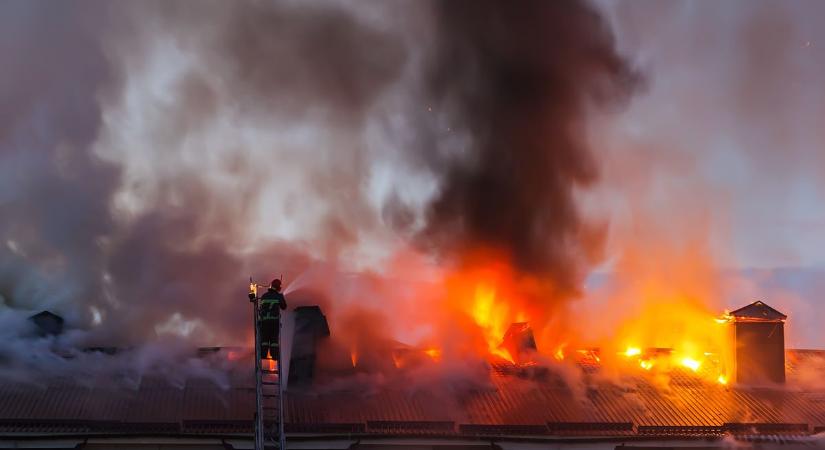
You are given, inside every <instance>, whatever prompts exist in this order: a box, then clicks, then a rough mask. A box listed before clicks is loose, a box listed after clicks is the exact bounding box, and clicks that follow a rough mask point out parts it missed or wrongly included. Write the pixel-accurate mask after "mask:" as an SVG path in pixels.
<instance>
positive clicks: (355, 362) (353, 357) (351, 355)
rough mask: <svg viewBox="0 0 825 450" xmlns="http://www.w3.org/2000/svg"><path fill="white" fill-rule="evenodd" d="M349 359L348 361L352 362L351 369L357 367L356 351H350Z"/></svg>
mask: <svg viewBox="0 0 825 450" xmlns="http://www.w3.org/2000/svg"><path fill="white" fill-rule="evenodd" d="M349 358H350V361H352V367H355V366H357V365H358V351H357V350H356V349H354V348H353V349H352V350H350V352H349Z"/></svg>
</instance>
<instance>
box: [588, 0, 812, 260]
mask: <svg viewBox="0 0 825 450" xmlns="http://www.w3.org/2000/svg"><path fill="white" fill-rule="evenodd" d="M600 6H601V7H602V8H603V9H604V10H605V11H607V14H608V15H609V17H610V20H611V22H612V23H613V25H614V29H615V31H616V36H617V39H618V45H619V47H620V48H621V49H622V51H623V52H624V53H625V54H627V55H629V57H630V58H632V59H633V61H634V62H635V63H636V64H638V66H639V67H641V68H642V70H643V72H644V73H645V74H646V76H647V80H648V84H647V86H646V89H645V92H643V93H642V94H640V95H638V96H637V97H636V98H635V99H634V101H633V102H632V104H631V105H630V107H629V108H628V109H627V110H625V111H623V112H621V113H620V114H619V116H618V120H617V121H616V122H614V123H613V124H611V125H610V126H611V130H610V132H609V137H608V138H607V139H608V140H613V139H615V140H616V141H615V142H614V143H611V142H608V144H607V145H608V146H611V147H614V148H612V149H611V150H610V151H611V152H615V153H616V154H617V155H621V156H619V157H620V158H625V157H626V156H627V154H628V153H629V154H631V155H632V156H631V157H638V158H640V160H634V161H633V163H636V164H639V165H640V166H644V172H645V173H635V174H633V175H632V176H634V177H641V178H647V179H646V180H645V181H642V182H641V183H647V184H645V189H650V190H652V191H660V192H661V191H665V192H667V194H661V195H662V196H663V197H664V199H661V201H659V200H657V199H656V198H654V197H655V195H656V194H653V195H650V198H649V199H648V200H649V202H650V203H649V205H650V207H651V208H655V209H656V213H657V214H658V215H660V216H661V217H663V218H666V220H671V221H673V222H680V221H683V220H685V219H686V216H687V220H688V221H689V222H693V221H692V220H690V219H691V217H690V216H691V215H696V214H707V215H708V217H707V219H706V220H708V221H709V222H710V224H709V226H710V227H711V228H712V229H713V235H712V238H713V239H714V246H715V247H716V248H718V249H719V253H720V254H719V255H718V257H719V259H720V261H721V262H722V264H723V265H725V266H728V267H732V268H742V267H752V268H771V267H787V266H802V267H820V268H821V267H822V266H823V263H825V256H823V255H824V254H825V234H823V232H822V231H823V230H825V208H823V207H822V204H823V200H825V198H824V194H823V192H825V191H824V190H823V181H825V151H823V148H822V131H821V130H822V117H823V108H825V102H823V100H824V99H825V92H824V91H823V89H825V88H823V85H822V83H821V76H820V74H821V73H822V70H823V68H825V31H823V30H822V29H821V27H820V26H819V25H818V24H819V23H821V20H822V18H823V15H825V8H823V5H822V4H821V3H819V2H805V1H791V2H762V1H755V2H738V1H731V2H724V3H716V4H714V3H709V2H691V1H684V2H646V1H628V2H621V1H619V2H602V3H600ZM622 147H624V148H622ZM629 147H636V149H632V148H629ZM634 153H635V154H634ZM616 163H617V164H621V163H622V162H619V161H617V162H616ZM622 170H623V168H621V167H619V168H617V176H619V177H621V176H624V175H625V173H623V172H622ZM610 172H611V167H608V168H606V173H607V178H608V179H609V178H610V177H611V175H610ZM619 182H621V181H619ZM607 183H608V184H609V183H610V181H607Z"/></svg>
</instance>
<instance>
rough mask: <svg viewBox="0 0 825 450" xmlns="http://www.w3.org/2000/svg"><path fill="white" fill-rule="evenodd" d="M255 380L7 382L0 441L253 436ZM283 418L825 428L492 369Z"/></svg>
mask: <svg viewBox="0 0 825 450" xmlns="http://www.w3.org/2000/svg"><path fill="white" fill-rule="evenodd" d="M819 359H823V360H825V352H813V351H801V352H789V355H788V361H789V365H788V371H789V379H793V378H794V376H795V375H798V374H799V373H801V372H802V371H803V370H809V369H810V367H809V366H810V364H812V363H816V364H818V363H819V362H818V361H819ZM815 367H817V370H820V369H819V366H815ZM798 372H799V373H798ZM820 373H821V371H820ZM249 378H250V377H247V378H236V379H234V381H233V382H232V383H231V385H230V386H229V387H228V388H227V386H219V385H217V384H215V383H214V382H211V381H208V380H199V379H192V380H188V381H186V382H185V383H183V384H180V383H178V384H170V383H169V382H166V381H165V380H163V379H158V378H149V377H145V378H143V379H141V380H139V383H138V384H137V385H136V387H135V388H133V389H125V388H124V389H115V388H112V387H111V386H106V387H89V386H79V385H77V384H76V383H71V382H69V383H67V382H65V381H61V382H56V383H50V384H49V385H48V386H43V385H33V384H23V383H21V382H5V383H0V433H9V432H27V431H28V432H44V433H45V432H53V433H92V432H94V433H100V432H108V433H130V432H134V433H141V432H143V433H194V434H239V433H248V432H249V431H250V430H251V423H252V417H253V411H254V389H253V387H252V383H251V380H250V379H249ZM285 414H286V420H287V430H292V432H307V433H336V434H342V433H380V434H420V435H432V434H456V433H466V434H473V435H488V434H518V435H535V434H541V435H577V436H579V435H594V436H604V435H611V436H622V435H629V434H640V435H650V434H658V435H663V436H671V435H715V434H719V433H724V432H735V433H746V434H754V433H770V434H777V433H788V434H792V433H796V434H800V433H803V434H804V433H805V432H810V431H812V430H814V429H821V428H822V427H825V389H822V388H819V389H817V388H815V387H813V388H811V387H806V388H804V389H797V390H794V389H790V388H786V389H740V388H733V387H730V388H729V387H725V386H721V385H718V384H713V383H705V382H702V381H701V380H699V379H698V378H696V377H695V376H694V375H692V374H690V373H688V372H680V371H675V372H673V373H671V374H670V382H669V384H667V385H666V386H660V385H658V384H656V385H654V384H653V382H652V381H651V380H647V379H644V378H639V377H625V378H622V379H621V380H618V381H617V380H608V379H606V378H604V377H600V376H597V374H590V375H584V376H583V377H582V378H581V379H579V380H577V381H576V382H574V383H571V384H570V385H568V384H566V383H564V382H563V381H561V379H559V378H557V377H556V376H554V375H552V374H547V373H545V374H543V375H542V373H541V372H536V373H534V376H533V377H532V378H531V377H529V376H514V375H513V374H511V373H508V371H507V370H494V371H491V372H490V380H489V382H488V383H481V384H476V385H473V386H472V387H466V388H461V387H456V388H454V389H452V390H449V389H446V388H442V389H441V390H439V391H433V390H428V389H425V388H423V387H421V386H418V387H416V388H412V387H397V386H396V387H376V388H374V389H372V390H366V391H365V390H356V389H354V388H350V389H348V390H340V389H339V390H336V391H330V392H319V391H301V392H291V393H289V394H288V395H287V397H286V399H285Z"/></svg>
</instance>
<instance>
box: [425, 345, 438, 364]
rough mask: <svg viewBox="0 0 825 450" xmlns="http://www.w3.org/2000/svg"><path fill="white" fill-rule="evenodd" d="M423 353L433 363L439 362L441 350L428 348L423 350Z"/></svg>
mask: <svg viewBox="0 0 825 450" xmlns="http://www.w3.org/2000/svg"><path fill="white" fill-rule="evenodd" d="M424 353H426V354H427V356H429V357H430V358H432V360H433V361H441V350H439V349H437V348H428V349H426V350H424Z"/></svg>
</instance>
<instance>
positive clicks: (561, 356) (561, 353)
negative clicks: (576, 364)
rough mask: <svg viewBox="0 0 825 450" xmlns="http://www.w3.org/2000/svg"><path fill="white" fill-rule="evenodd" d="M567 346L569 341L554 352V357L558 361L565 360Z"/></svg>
mask: <svg viewBox="0 0 825 450" xmlns="http://www.w3.org/2000/svg"><path fill="white" fill-rule="evenodd" d="M565 347H567V343H564V344H561V345H559V348H557V349H556V352H555V353H553V357H554V358H556V360H558V361H564V348H565Z"/></svg>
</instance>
